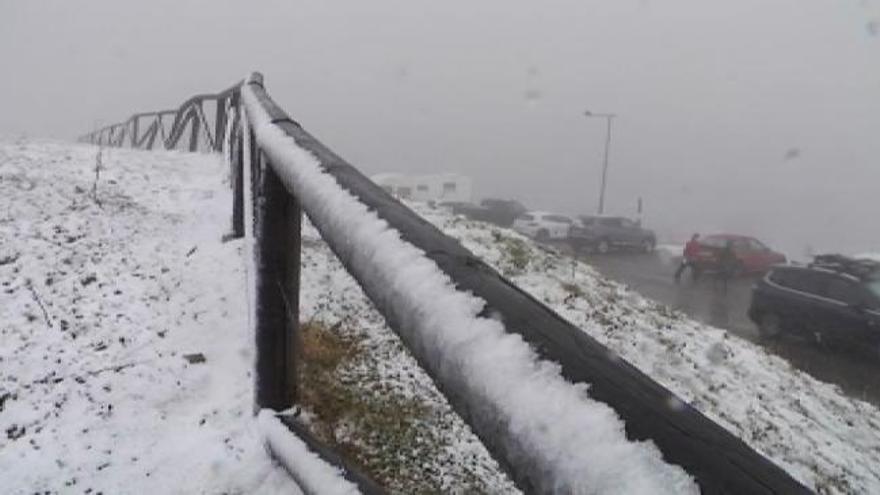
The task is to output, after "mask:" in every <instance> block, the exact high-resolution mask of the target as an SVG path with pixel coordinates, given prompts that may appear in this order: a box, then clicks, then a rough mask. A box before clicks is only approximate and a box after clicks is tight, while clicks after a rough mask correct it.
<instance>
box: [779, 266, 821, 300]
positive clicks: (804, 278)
mask: <svg viewBox="0 0 880 495" xmlns="http://www.w3.org/2000/svg"><path fill="white" fill-rule="evenodd" d="M784 273H785V275H784V276H783V279H782V280H783V281H782V285H784V286H786V287H788V288H790V289H794V290H797V291H800V292H806V293H808V294H814V295H824V292H825V291H824V286H825V285H826V284H827V282H828V278H829V277H828V276H827V275H826V274H824V273H821V272H814V271H810V270H789V271H786V272H784Z"/></svg>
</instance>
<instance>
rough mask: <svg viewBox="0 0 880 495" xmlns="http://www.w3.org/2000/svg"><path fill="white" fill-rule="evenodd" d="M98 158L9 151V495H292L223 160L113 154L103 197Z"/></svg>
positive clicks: (3, 316) (4, 449) (5, 452)
mask: <svg viewBox="0 0 880 495" xmlns="http://www.w3.org/2000/svg"><path fill="white" fill-rule="evenodd" d="M96 150H97V148H94V147H91V146H75V145H69V144H56V143H52V142H27V141H21V142H19V143H13V142H6V143H0V284H2V287H0V487H2V488H0V491H2V492H3V493H16V494H17V493H28V494H30V493H35V492H40V493H43V492H44V491H45V492H47V493H50V492H51V493H56V492H58V493H83V492H85V493H102V492H103V493H106V494H109V493H151V492H152V493H296V492H297V490H298V489H297V487H296V486H295V485H294V483H293V482H292V481H291V479H290V478H289V477H288V476H287V474H286V472H285V471H284V470H283V469H282V468H280V467H277V466H276V465H275V464H274V463H273V462H272V460H271V459H270V458H269V456H268V455H267V454H266V453H265V450H264V448H263V446H262V441H261V437H260V434H259V430H258V428H257V426H256V422H255V421H254V419H253V416H252V412H253V409H252V407H253V406H252V390H251V379H250V376H249V375H250V370H251V366H252V365H251V360H252V345H251V342H252V337H251V335H248V332H247V311H246V307H245V306H246V304H245V293H244V290H243V286H244V275H243V263H242V256H241V253H240V247H241V246H240V243H229V244H221V242H220V237H221V235H222V234H223V233H224V230H225V229H226V226H227V225H228V224H229V220H228V219H229V209H230V207H229V204H230V200H229V195H228V192H227V190H228V187H227V186H225V185H223V184H222V181H223V179H224V176H225V173H224V169H223V167H222V165H221V164H220V160H219V159H217V158H216V157H214V156H207V155H193V154H181V153H145V152H137V151H124V150H116V149H113V150H105V153H104V155H103V164H104V167H105V169H104V170H102V171H101V173H100V179H99V181H98V187H97V199H98V201H99V202H100V204H98V203H97V202H95V201H94V199H93V198H92V196H91V190H92V185H93V182H94V176H95V172H94V167H95V161H96V158H95V155H96ZM188 355H196V356H189V359H187V356H188ZM201 356H203V357H204V362H199V361H200V357H201Z"/></svg>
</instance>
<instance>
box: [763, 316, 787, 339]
mask: <svg viewBox="0 0 880 495" xmlns="http://www.w3.org/2000/svg"><path fill="white" fill-rule="evenodd" d="M758 332H759V333H760V334H761V337H763V338H765V339H775V338H777V337H779V335H780V334H781V333H782V319H781V318H780V317H779V315H777V314H776V313H764V314H763V315H761V319H760V320H759V321H758Z"/></svg>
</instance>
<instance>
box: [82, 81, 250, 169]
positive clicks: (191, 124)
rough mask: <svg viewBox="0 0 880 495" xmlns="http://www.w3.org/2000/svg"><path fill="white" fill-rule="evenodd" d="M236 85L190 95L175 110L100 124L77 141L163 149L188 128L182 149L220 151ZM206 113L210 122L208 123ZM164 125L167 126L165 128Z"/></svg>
mask: <svg viewBox="0 0 880 495" xmlns="http://www.w3.org/2000/svg"><path fill="white" fill-rule="evenodd" d="M238 87H239V85H238V84H236V85H234V86H232V87H231V88H229V89H226V90H223V91H221V92H219V93H216V94H202V95H196V96H193V97H192V98H190V99H188V100H187V101H185V102H184V103H183V104H181V105H180V107H179V108H178V109H177V110H160V111H158V112H143V113H136V114H134V115H132V116H131V117H129V118H128V120H126V121H124V122H120V123H117V124H110V125H108V126H104V127H102V128H100V129H97V130H94V131H92V132H90V133H88V134H85V135H83V136H80V137H79V139H78V140H79V141H80V142H85V143H91V144H97V145H101V146H115V147H121V146H126V145H127V146H130V147H132V148H142V149H153V148H154V147H156V146H157V145H158V146H159V147H161V148H163V149H174V148H176V147H177V146H178V144H180V142H181V138H183V136H184V133H185V132H186V129H187V128H189V131H190V132H189V140H188V142H187V143H186V149H188V150H189V151H196V150H198V149H199V147H200V145H202V146H203V147H206V148H207V149H209V150H211V151H218V152H219V151H222V150H223V141H222V137H223V132H224V130H225V129H226V127H227V110H228V109H229V108H230V107H235V106H237V105H238ZM209 115H210V116H211V117H212V119H211V120H213V123H211V122H209ZM169 121H170V122H169ZM168 125H170V127H169V128H167V129H166V126H168ZM141 131H143V132H141ZM157 138H158V141H157Z"/></svg>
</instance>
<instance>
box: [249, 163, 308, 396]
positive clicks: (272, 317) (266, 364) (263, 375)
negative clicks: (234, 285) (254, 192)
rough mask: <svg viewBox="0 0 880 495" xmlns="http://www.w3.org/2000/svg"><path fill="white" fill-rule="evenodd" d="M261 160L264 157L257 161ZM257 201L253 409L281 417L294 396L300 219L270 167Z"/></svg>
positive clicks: (261, 165)
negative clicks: (254, 405)
mask: <svg viewBox="0 0 880 495" xmlns="http://www.w3.org/2000/svg"><path fill="white" fill-rule="evenodd" d="M260 158H262V157H260ZM252 166H253V167H254V168H255V169H257V168H262V169H263V170H262V171H261V172H260V179H261V180H260V188H259V198H258V199H257V205H258V208H257V210H256V215H257V232H256V236H255V237H256V245H255V253H254V254H255V258H256V259H255V261H256V325H255V331H256V336H255V338H256V350H257V359H256V368H257V369H256V387H255V388H256V397H255V400H256V408H257V409H258V410H259V409H264V408H269V409H274V410H276V411H282V410H284V409H288V408H290V407H291V406H292V405H293V403H294V400H295V397H296V394H297V383H296V365H295V363H294V358H295V355H296V341H297V334H298V330H299V328H298V327H299V264H300V249H301V237H300V229H301V221H302V213H301V210H300V207H299V204H298V203H297V201H296V200H295V199H294V198H293V197H292V196H291V195H290V194H289V193H288V192H287V190H286V189H285V188H284V185H283V184H282V183H281V180H280V179H279V178H278V176H277V175H276V174H275V172H274V171H273V170H272V167H271V166H270V165H269V164H268V163H265V162H264V161H263V160H258V161H256V162H252Z"/></svg>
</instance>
